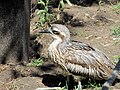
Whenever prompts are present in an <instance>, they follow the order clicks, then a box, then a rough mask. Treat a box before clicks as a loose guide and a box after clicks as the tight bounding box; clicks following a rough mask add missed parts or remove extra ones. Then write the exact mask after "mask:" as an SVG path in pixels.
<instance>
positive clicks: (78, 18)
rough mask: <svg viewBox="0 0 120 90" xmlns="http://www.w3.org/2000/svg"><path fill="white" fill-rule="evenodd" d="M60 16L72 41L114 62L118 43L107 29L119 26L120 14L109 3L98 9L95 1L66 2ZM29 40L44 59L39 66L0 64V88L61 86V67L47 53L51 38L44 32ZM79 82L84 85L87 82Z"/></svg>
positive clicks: (63, 79)
mask: <svg viewBox="0 0 120 90" xmlns="http://www.w3.org/2000/svg"><path fill="white" fill-rule="evenodd" d="M62 15H63V17H61V21H62V24H65V25H66V26H67V27H68V28H69V30H70V32H71V39H72V40H77V41H81V42H84V43H87V44H89V45H91V46H93V47H96V48H98V49H99V50H101V51H102V52H104V53H105V54H106V55H107V56H108V57H109V58H110V60H111V61H113V62H116V59H115V58H113V57H114V56H115V55H119V52H120V46H119V43H117V44H116V41H115V40H114V39H115V36H113V35H112V33H111V31H110V29H111V28H112V27H114V26H116V25H119V23H120V15H119V14H117V13H116V12H115V11H114V10H113V8H112V6H111V5H107V4H105V5H103V6H101V7H100V8H99V6H98V5H96V4H95V5H92V6H90V7H82V6H77V5H73V6H72V7H69V6H68V5H66V6H65V9H64V10H63V13H62ZM66 19H67V20H66ZM37 20H38V16H37V15H36V12H35V13H34V18H32V19H31V35H33V34H34V33H33V32H34V30H39V29H41V28H39V29H38V28H37V29H36V26H35V25H36V22H37ZM56 23H58V22H56ZM32 41H34V42H36V41H37V43H39V45H38V44H37V45H38V46H40V48H37V50H38V51H37V50H36V51H37V53H39V55H40V56H42V57H45V58H46V59H47V60H45V62H44V64H43V65H42V66H40V67H30V66H28V67H25V66H22V65H16V66H12V65H0V90H35V89H36V88H39V87H57V86H60V87H63V86H65V85H66V77H65V76H63V75H62V70H61V69H60V68H59V67H57V65H55V64H53V63H52V62H51V61H50V60H49V58H48V55H47V47H48V45H49V44H50V42H51V41H52V38H51V37H50V36H49V35H47V34H42V35H41V34H40V35H39V36H38V37H37V38H36V39H35V40H32ZM35 45H36V44H35ZM35 45H34V46H35ZM35 49H36V48H35ZM60 83H61V84H60ZM83 83H84V84H88V83H87V82H83ZM97 83H98V82H97ZM119 84H120V83H119V82H116V83H115V85H114V86H112V89H113V90H115V89H120V85H119ZM74 85H76V83H75V82H73V81H72V83H71V85H70V86H71V88H73V86H74Z"/></svg>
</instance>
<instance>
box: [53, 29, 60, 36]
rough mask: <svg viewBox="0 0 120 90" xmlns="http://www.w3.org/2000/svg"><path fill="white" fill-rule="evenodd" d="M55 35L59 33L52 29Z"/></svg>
mask: <svg viewBox="0 0 120 90" xmlns="http://www.w3.org/2000/svg"><path fill="white" fill-rule="evenodd" d="M52 32H53V33H54V34H55V35H59V34H60V33H59V32H58V31H55V30H53V31H52Z"/></svg>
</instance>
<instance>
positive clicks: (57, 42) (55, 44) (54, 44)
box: [49, 39, 69, 49]
mask: <svg viewBox="0 0 120 90" xmlns="http://www.w3.org/2000/svg"><path fill="white" fill-rule="evenodd" d="M68 42H69V41H62V40H61V39H60V40H54V41H53V42H52V43H51V44H50V46H49V48H53V49H55V48H57V47H58V46H61V47H63V48H64V47H65V46H66V45H67V43H68Z"/></svg>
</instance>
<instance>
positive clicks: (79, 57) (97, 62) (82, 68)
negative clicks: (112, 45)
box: [64, 42, 112, 78]
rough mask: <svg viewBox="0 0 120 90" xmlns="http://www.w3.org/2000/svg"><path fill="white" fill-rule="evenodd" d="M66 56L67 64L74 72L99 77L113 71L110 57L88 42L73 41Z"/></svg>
mask: <svg viewBox="0 0 120 90" xmlns="http://www.w3.org/2000/svg"><path fill="white" fill-rule="evenodd" d="M64 57H66V58H65V63H66V66H67V68H68V70H69V71H70V72H72V73H76V74H83V75H88V76H93V77H98V78H103V76H106V75H107V74H109V73H111V69H110V68H111V66H112V65H111V62H110V61H109V60H108V58H107V57H106V56H105V55H104V54H103V53H102V52H100V51H99V50H97V49H95V48H92V47H91V46H89V45H87V44H84V43H81V42H79V43H77V42H72V43H71V45H69V46H68V47H67V49H66V52H65V54H64ZM106 77H107V76H106Z"/></svg>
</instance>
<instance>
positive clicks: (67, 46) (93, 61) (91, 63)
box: [48, 24, 113, 80]
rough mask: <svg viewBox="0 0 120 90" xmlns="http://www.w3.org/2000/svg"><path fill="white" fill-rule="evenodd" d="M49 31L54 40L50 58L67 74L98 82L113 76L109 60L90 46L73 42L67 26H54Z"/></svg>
mask: <svg viewBox="0 0 120 90" xmlns="http://www.w3.org/2000/svg"><path fill="white" fill-rule="evenodd" d="M48 31H49V33H50V35H51V36H52V37H53V39H54V40H53V41H52V43H51V44H50V45H49V48H48V53H49V56H50V58H51V60H53V61H54V62H55V63H56V64H58V65H60V66H61V67H62V68H63V69H64V70H65V71H66V72H68V73H69V74H72V75H77V76H83V77H87V78H88V77H90V78H94V79H98V80H99V79H107V78H108V76H109V75H110V74H111V71H112V68H113V66H112V63H111V62H110V61H109V59H108V58H107V57H106V56H105V55H104V54H103V53H102V52H101V51H99V50H98V49H96V48H93V47H91V46H89V45H88V44H85V43H82V42H78V41H71V40H70V32H69V30H68V28H67V27H66V26H64V25H61V24H53V25H52V26H51V27H50V28H49V29H48Z"/></svg>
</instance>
